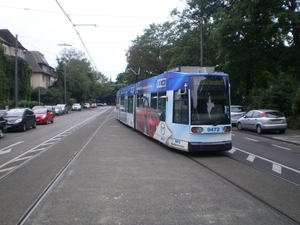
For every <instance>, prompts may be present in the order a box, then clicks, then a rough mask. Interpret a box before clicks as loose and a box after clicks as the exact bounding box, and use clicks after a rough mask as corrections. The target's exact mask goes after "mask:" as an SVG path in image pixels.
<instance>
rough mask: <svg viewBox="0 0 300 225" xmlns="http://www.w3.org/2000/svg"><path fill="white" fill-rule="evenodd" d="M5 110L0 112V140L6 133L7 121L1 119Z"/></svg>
mask: <svg viewBox="0 0 300 225" xmlns="http://www.w3.org/2000/svg"><path fill="white" fill-rule="evenodd" d="M6 111H7V110H0V138H3V137H4V133H5V132H6V131H7V120H6V119H4V118H3V115H4V114H5V113H6Z"/></svg>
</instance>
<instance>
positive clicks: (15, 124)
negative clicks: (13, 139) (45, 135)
mask: <svg viewBox="0 0 300 225" xmlns="http://www.w3.org/2000/svg"><path fill="white" fill-rule="evenodd" d="M3 117H4V119H6V120H7V130H21V131H26V130H27V129H29V128H30V127H32V128H36V118H35V115H34V112H33V111H32V110H31V109H29V108H15V109H10V110H8V111H7V112H6V113H5V114H4V116H3Z"/></svg>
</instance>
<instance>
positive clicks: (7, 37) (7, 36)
mask: <svg viewBox="0 0 300 225" xmlns="http://www.w3.org/2000/svg"><path fill="white" fill-rule="evenodd" d="M0 43H1V44H2V46H3V47H4V54H5V55H6V56H8V57H15V48H16V37H15V36H13V35H12V33H10V31H9V30H8V29H0ZM25 51H26V49H25V48H24V47H23V45H22V44H21V43H20V42H19V41H18V57H19V58H21V59H25V55H24V52H25Z"/></svg>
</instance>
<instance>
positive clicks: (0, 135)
mask: <svg viewBox="0 0 300 225" xmlns="http://www.w3.org/2000/svg"><path fill="white" fill-rule="evenodd" d="M3 136H4V131H3V129H2V128H1V129H0V138H3Z"/></svg>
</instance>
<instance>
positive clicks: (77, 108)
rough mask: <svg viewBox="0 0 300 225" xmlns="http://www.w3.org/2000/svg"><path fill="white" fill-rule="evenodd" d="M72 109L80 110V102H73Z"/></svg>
mask: <svg viewBox="0 0 300 225" xmlns="http://www.w3.org/2000/svg"><path fill="white" fill-rule="evenodd" d="M72 111H81V105H80V103H74V104H73V105H72Z"/></svg>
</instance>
